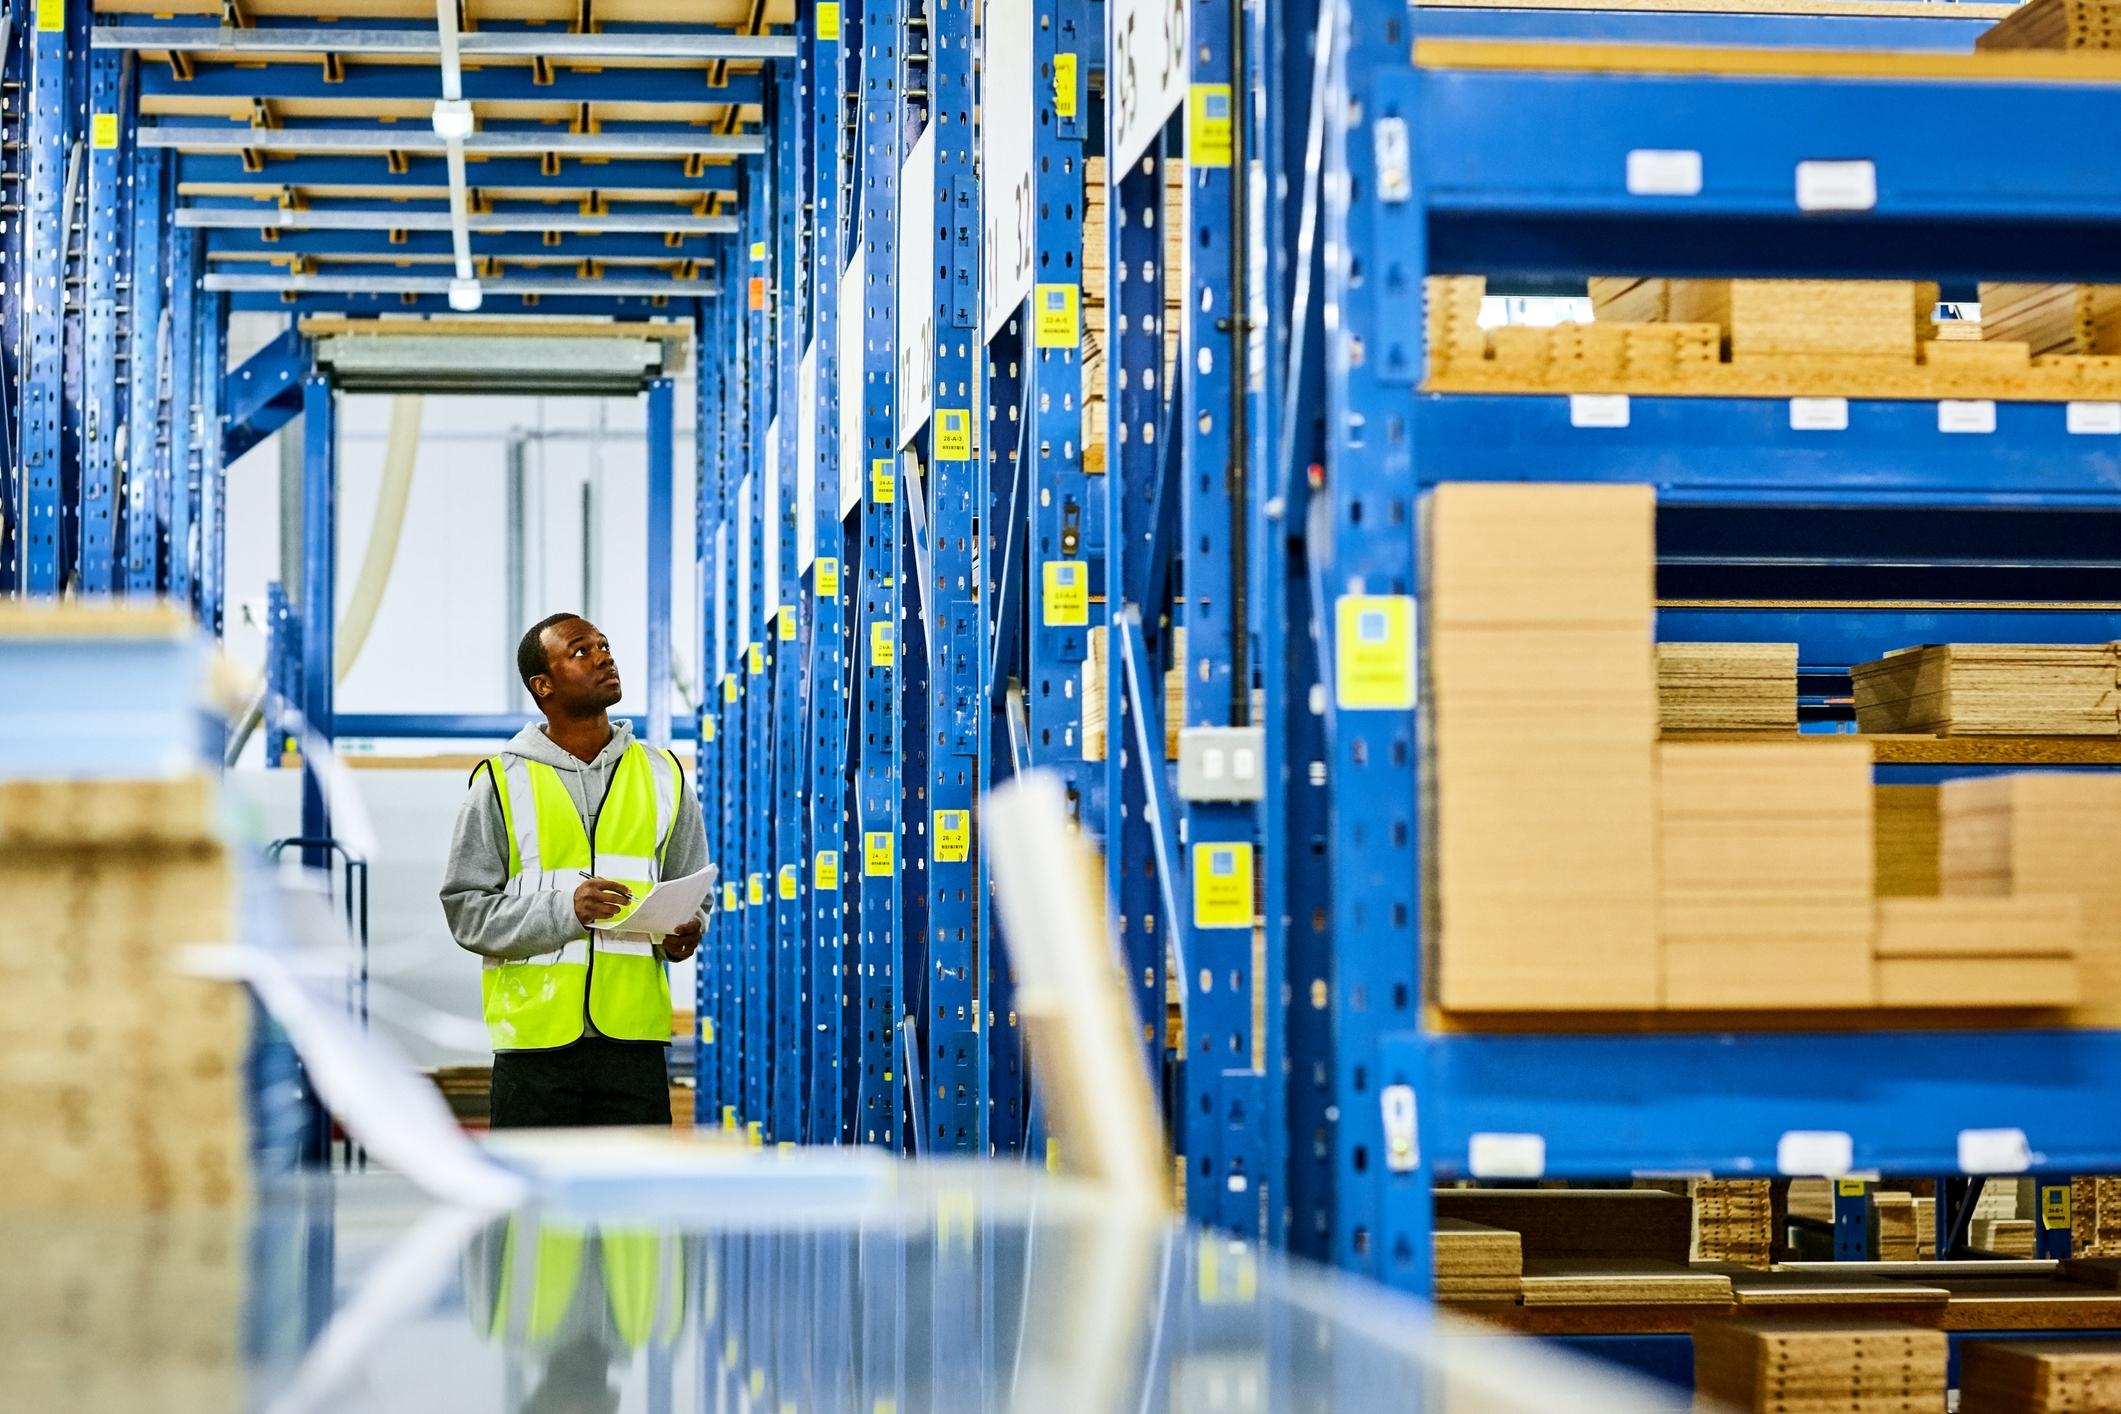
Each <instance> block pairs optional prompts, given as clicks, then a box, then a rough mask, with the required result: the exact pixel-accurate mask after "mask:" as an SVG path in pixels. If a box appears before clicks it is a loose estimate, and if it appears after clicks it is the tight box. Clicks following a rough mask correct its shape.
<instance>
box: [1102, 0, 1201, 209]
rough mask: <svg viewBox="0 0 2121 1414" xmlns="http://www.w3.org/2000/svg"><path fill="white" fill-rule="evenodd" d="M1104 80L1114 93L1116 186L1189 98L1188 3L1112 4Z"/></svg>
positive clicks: (1144, 0)
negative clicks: (1187, 97)
mask: <svg viewBox="0 0 2121 1414" xmlns="http://www.w3.org/2000/svg"><path fill="white" fill-rule="evenodd" d="M1105 11H1106V13H1107V14H1108V15H1109V16H1110V19H1111V25H1112V32H1111V35H1110V41H1111V43H1110V47H1109V49H1108V50H1107V52H1108V53H1109V54H1110V55H1111V60H1110V63H1109V64H1108V65H1107V69H1106V79H1105V82H1106V84H1107V85H1108V86H1109V88H1110V90H1111V94H1112V151H1113V153H1114V155H1115V156H1116V158H1117V159H1118V160H1116V161H1115V162H1113V163H1112V165H1111V167H1110V168H1109V173H1110V179H1111V180H1112V181H1114V182H1117V181H1118V180H1119V179H1120V177H1121V175H1122V174H1123V173H1124V172H1125V171H1126V169H1127V168H1129V167H1131V166H1133V165H1134V163H1135V161H1136V159H1138V158H1139V157H1140V156H1141V155H1142V153H1143V152H1144V151H1146V150H1147V149H1148V146H1149V144H1150V142H1151V141H1153V140H1154V139H1155V137H1156V135H1157V133H1158V132H1160V131H1162V129H1163V126H1164V123H1165V122H1166V121H1168V120H1169V119H1170V117H1171V114H1172V112H1173V111H1174V110H1175V109H1176V108H1177V107H1178V105H1179V101H1180V100H1181V99H1183V98H1184V97H1185V94H1186V80H1187V70H1186V44H1187V29H1186V23H1187V5H1186V0H1110V3H1108V4H1107V5H1106V7H1105Z"/></svg>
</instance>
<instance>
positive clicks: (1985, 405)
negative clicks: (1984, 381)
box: [1937, 398, 1996, 432]
mask: <svg viewBox="0 0 2121 1414" xmlns="http://www.w3.org/2000/svg"><path fill="white" fill-rule="evenodd" d="M1937 430H1938V431H1939V432H1993V431H1995V430H1996V405H1995V403H1994V402H1992V401H1991V400H1989V399H1987V398H1946V399H1944V400H1943V401H1942V402H1940V403H1938V404H1937Z"/></svg>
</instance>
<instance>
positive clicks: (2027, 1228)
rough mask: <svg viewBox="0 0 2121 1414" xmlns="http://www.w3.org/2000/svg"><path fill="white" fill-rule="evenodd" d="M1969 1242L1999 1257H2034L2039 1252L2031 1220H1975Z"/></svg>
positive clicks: (1981, 1250) (1970, 1229)
mask: <svg viewBox="0 0 2121 1414" xmlns="http://www.w3.org/2000/svg"><path fill="white" fill-rule="evenodd" d="M1967 1242H1968V1244H1969V1245H1970V1246H1972V1247H1973V1249H1974V1250H1975V1251H1977V1252H1987V1253H1991V1254H1993V1255H1994V1256H1998V1257H2028V1258H2029V1257H2032V1256H2035V1255H2037V1253H2038V1251H2039V1246H2038V1239H2037V1237H2036V1236H2035V1234H2034V1231H2033V1221H2032V1219H2031V1218H1975V1219H1974V1220H1973V1222H1972V1224H1971V1225H1970V1228H1969V1231H1968V1233H1967Z"/></svg>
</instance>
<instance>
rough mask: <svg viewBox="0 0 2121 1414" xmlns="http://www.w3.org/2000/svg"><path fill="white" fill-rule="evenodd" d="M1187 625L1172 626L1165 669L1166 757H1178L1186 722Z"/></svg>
mask: <svg viewBox="0 0 2121 1414" xmlns="http://www.w3.org/2000/svg"><path fill="white" fill-rule="evenodd" d="M1186 671H1187V662H1186V626H1185V625H1184V624H1173V625H1172V626H1171V666H1170V667H1168V668H1166V669H1164V759H1165V760H1167V761H1176V760H1177V759H1178V733H1179V729H1180V728H1182V727H1183V726H1185V724H1186Z"/></svg>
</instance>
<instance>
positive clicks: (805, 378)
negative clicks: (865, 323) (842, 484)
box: [795, 344, 824, 575]
mask: <svg viewBox="0 0 2121 1414" xmlns="http://www.w3.org/2000/svg"><path fill="white" fill-rule="evenodd" d="M795 408H796V416H795V572H796V573H797V574H798V575H800V574H802V572H803V571H804V570H807V569H809V568H810V562H811V561H812V560H814V559H816V558H817V479H818V476H819V475H820V474H821V473H822V471H823V470H824V469H823V468H822V467H820V466H819V465H818V459H817V346H816V345H815V344H812V345H810V346H809V347H808V348H805V349H804V350H803V361H802V363H801V364H799V365H798V366H797V369H796V375H795Z"/></svg>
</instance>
